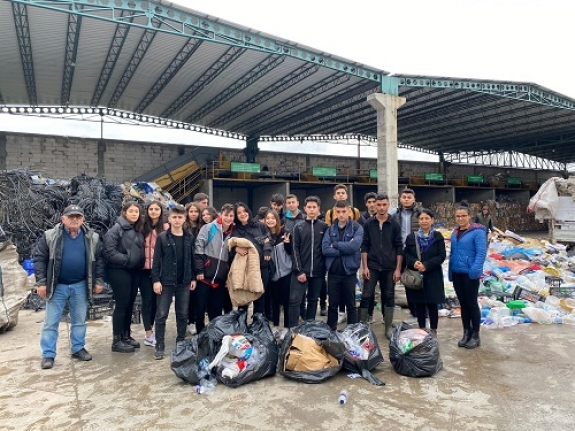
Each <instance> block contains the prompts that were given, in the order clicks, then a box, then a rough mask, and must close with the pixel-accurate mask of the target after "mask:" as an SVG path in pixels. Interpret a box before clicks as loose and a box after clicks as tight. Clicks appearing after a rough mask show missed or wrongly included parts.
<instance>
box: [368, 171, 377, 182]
mask: <svg viewBox="0 0 575 431" xmlns="http://www.w3.org/2000/svg"><path fill="white" fill-rule="evenodd" d="M369 178H371V179H374V180H377V169H370V170H369Z"/></svg>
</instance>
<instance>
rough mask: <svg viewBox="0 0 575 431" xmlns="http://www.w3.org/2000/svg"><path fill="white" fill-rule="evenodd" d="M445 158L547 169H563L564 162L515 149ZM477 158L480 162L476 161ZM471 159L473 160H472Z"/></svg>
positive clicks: (449, 155) (455, 160)
mask: <svg viewBox="0 0 575 431" xmlns="http://www.w3.org/2000/svg"><path fill="white" fill-rule="evenodd" d="M445 156H446V157H445V159H446V160H447V161H450V162H453V163H458V162H459V163H463V162H467V163H473V164H481V165H487V166H496V167H512V168H531V169H533V168H535V169H549V170H556V171H560V170H565V168H566V165H565V163H562V162H558V161H555V160H550V159H546V158H544V157H539V156H534V155H531V154H525V153H520V152H516V151H497V152H475V151H472V152H461V153H458V154H446V155H445ZM477 159H479V161H480V163H477ZM472 160H475V162H473V161H472Z"/></svg>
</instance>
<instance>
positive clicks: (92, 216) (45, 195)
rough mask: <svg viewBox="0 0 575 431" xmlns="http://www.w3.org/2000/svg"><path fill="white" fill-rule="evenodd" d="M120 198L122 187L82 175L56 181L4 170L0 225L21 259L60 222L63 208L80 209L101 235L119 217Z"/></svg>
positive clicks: (0, 181)
mask: <svg viewBox="0 0 575 431" xmlns="http://www.w3.org/2000/svg"><path fill="white" fill-rule="evenodd" d="M122 199H123V190H122V186H120V185H116V184H106V183H105V181H104V180H103V179H101V178H92V177H88V176H86V175H83V174H82V175H78V176H76V177H74V178H71V179H69V180H57V181H55V180H50V179H45V178H42V177H41V176H40V175H39V174H38V172H35V171H30V170H24V169H15V170H10V171H5V172H2V173H0V226H2V228H3V229H4V231H5V232H6V236H7V237H8V238H9V239H10V240H11V241H12V242H13V243H14V245H16V249H17V252H18V255H19V257H20V260H23V259H26V258H28V257H30V255H31V251H32V248H33V247H34V245H35V244H36V241H37V239H38V237H39V236H40V235H42V233H43V232H44V231H45V230H46V229H50V228H52V227H54V226H55V225H56V224H57V223H59V222H60V216H61V214H62V211H63V210H64V208H65V207H66V206H68V205H70V204H76V205H79V206H80V207H81V208H83V209H84V212H85V215H86V224H88V225H89V226H90V227H92V228H93V229H95V230H96V231H98V232H99V233H101V234H103V233H105V232H106V231H107V230H108V229H109V228H110V227H111V226H112V225H113V224H114V222H115V221H116V218H117V217H118V215H119V214H120V211H121V207H122Z"/></svg>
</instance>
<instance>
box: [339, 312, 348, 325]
mask: <svg viewBox="0 0 575 431" xmlns="http://www.w3.org/2000/svg"><path fill="white" fill-rule="evenodd" d="M343 322H347V314H345V313H340V312H338V313H337V324H338V325H339V324H340V323H343Z"/></svg>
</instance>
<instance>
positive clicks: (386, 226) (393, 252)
mask: <svg viewBox="0 0 575 431" xmlns="http://www.w3.org/2000/svg"><path fill="white" fill-rule="evenodd" d="M361 252H362V253H367V267H368V268H369V269H374V270H376V271H390V270H395V268H396V267H397V256H402V255H403V241H402V240H401V226H399V223H398V222H397V220H395V219H394V218H393V217H391V216H388V217H387V220H386V221H385V222H384V223H383V227H382V229H380V228H379V220H378V219H377V218H375V217H372V218H370V219H368V220H367V221H366V222H365V224H364V225H363V242H362V244H361Z"/></svg>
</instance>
